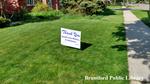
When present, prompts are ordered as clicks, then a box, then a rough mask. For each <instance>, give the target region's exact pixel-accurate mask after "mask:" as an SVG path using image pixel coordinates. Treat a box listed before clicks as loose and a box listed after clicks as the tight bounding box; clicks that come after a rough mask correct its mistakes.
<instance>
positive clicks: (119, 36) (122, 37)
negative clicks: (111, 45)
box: [112, 24, 126, 41]
mask: <svg viewBox="0 0 150 84" xmlns="http://www.w3.org/2000/svg"><path fill="white" fill-rule="evenodd" d="M112 35H113V36H114V37H116V38H117V41H119V40H123V41H125V40H126V38H125V35H126V34H125V28H124V25H123V24H122V25H120V26H118V27H117V31H116V32H113V33H112Z"/></svg>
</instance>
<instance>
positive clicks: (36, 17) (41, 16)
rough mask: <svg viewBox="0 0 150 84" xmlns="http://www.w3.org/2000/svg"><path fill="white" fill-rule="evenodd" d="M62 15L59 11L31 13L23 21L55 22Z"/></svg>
mask: <svg viewBox="0 0 150 84" xmlns="http://www.w3.org/2000/svg"><path fill="white" fill-rule="evenodd" d="M62 15H63V13H62V12H61V11H56V10H49V11H41V12H31V13H28V14H26V15H25V18H24V21H41V20H55V19H59V18H60V17H61V16H62Z"/></svg>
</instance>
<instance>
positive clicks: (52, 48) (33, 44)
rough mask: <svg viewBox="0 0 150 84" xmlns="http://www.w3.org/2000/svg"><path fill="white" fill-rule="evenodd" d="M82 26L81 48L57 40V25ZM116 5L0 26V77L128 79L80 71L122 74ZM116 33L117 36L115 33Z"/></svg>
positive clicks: (38, 81)
mask: <svg viewBox="0 0 150 84" xmlns="http://www.w3.org/2000/svg"><path fill="white" fill-rule="evenodd" d="M61 27H64V28H71V29H75V30H79V31H82V42H85V43H88V44H91V46H89V47H88V48H86V49H84V50H78V49H73V48H69V47H65V46H62V45H60V28H61ZM123 27H124V26H123V16H122V11H119V10H118V11H114V14H113V15H109V16H105V15H104V16H85V17H82V16H67V15H66V16H64V17H62V18H61V19H59V20H54V21H44V22H34V23H27V24H23V25H19V26H15V27H8V28H4V29H0V82H1V83H6V84H7V83H9V84H11V83H12V84H101V83H102V84H111V83H112V82H113V83H114V84H128V83H129V82H128V81H126V80H120V81H117V80H116V81H114V80H109V81H100V80H99V81H92V80H91V81H87V80H84V76H107V75H112V76H126V75H127V76H128V66H127V50H126V42H125V40H124V38H125V34H124V29H123ZM120 38H122V39H120Z"/></svg>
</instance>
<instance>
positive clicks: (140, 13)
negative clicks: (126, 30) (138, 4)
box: [132, 10, 150, 27]
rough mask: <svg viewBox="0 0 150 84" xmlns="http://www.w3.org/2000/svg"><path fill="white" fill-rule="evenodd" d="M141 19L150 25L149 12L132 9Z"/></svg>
mask: <svg viewBox="0 0 150 84" xmlns="http://www.w3.org/2000/svg"><path fill="white" fill-rule="evenodd" d="M132 12H133V13H134V14H135V15H136V16H137V17H138V18H139V19H141V20H142V21H143V22H144V23H145V24H146V25H148V26H149V27H150V20H149V18H148V12H149V11H146V10H133V11H132Z"/></svg>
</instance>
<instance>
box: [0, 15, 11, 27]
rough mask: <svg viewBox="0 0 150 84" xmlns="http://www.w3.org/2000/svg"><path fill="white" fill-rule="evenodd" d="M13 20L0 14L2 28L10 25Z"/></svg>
mask: <svg viewBox="0 0 150 84" xmlns="http://www.w3.org/2000/svg"><path fill="white" fill-rule="evenodd" d="M10 22H11V20H10V19H7V18H3V17H1V16H0V28H2V27H6V26H9V24H10Z"/></svg>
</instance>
